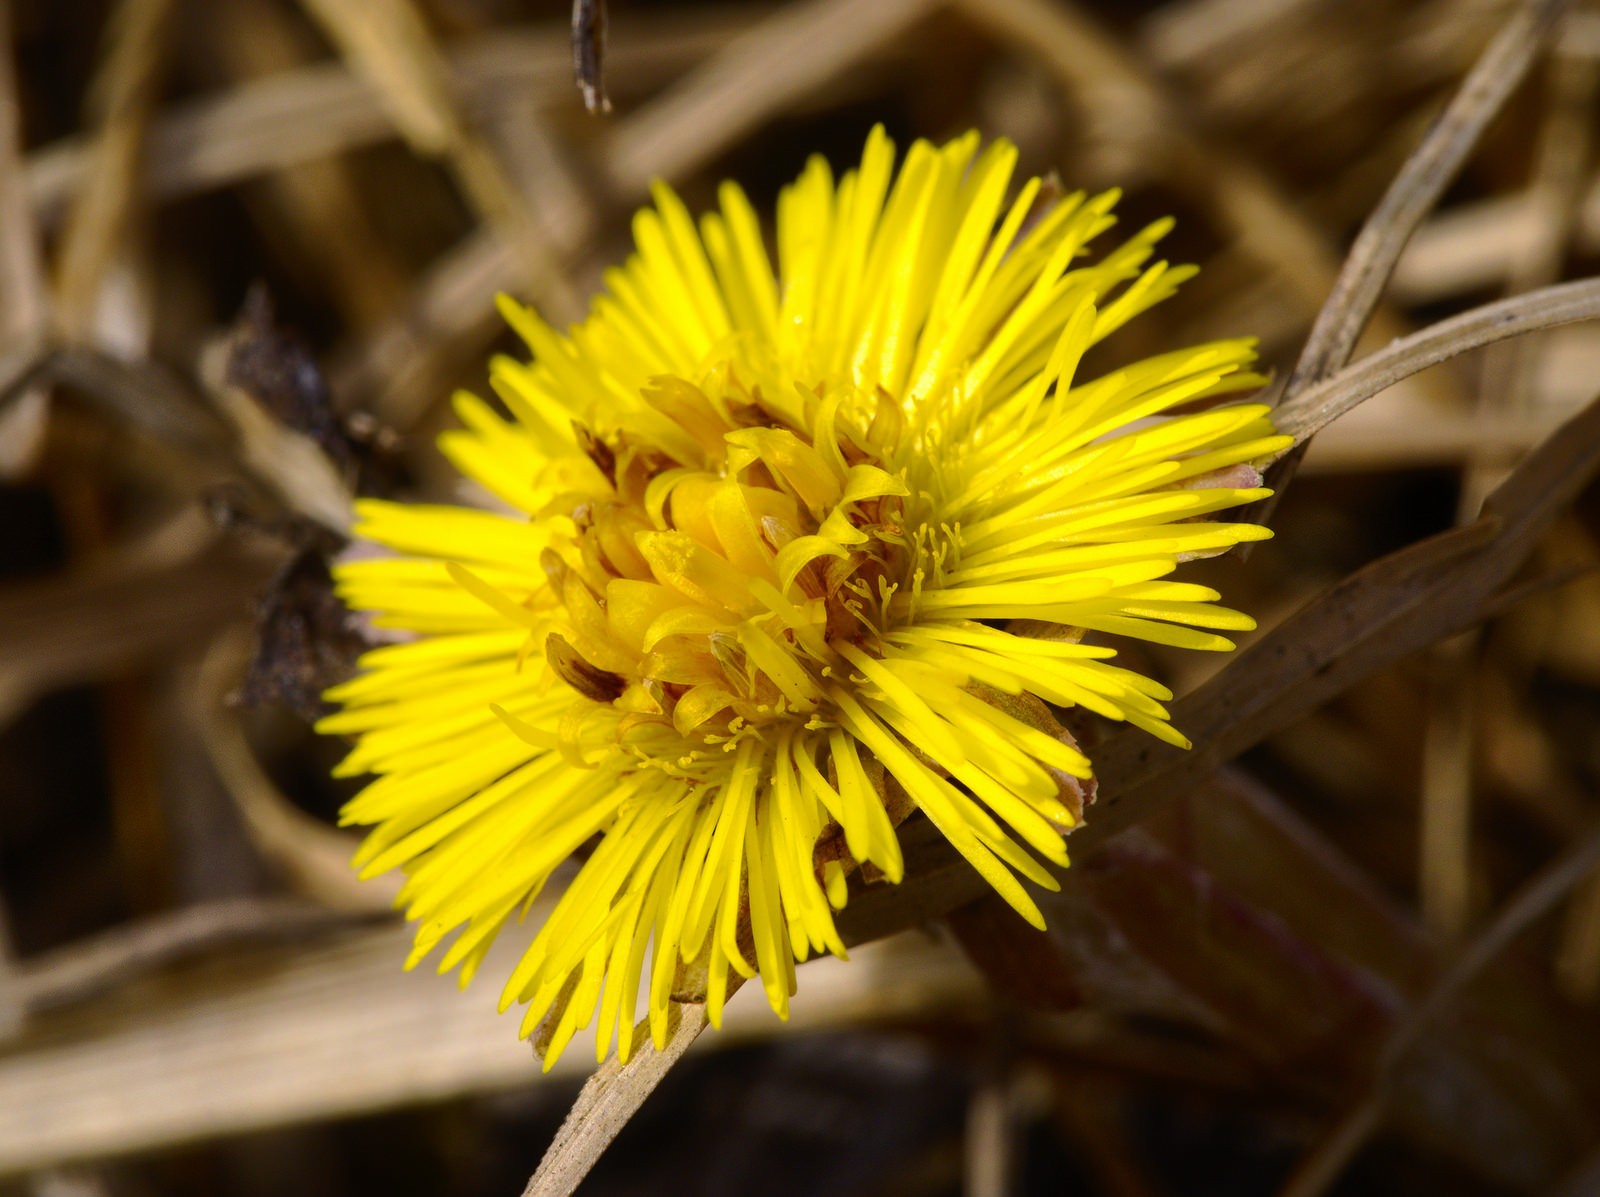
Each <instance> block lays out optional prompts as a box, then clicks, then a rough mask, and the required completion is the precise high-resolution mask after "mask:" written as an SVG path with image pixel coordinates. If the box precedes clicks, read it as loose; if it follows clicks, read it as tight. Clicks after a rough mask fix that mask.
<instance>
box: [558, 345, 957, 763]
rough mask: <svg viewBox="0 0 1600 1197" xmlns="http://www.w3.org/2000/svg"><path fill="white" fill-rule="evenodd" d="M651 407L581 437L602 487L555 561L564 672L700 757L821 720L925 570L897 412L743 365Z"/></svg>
mask: <svg viewBox="0 0 1600 1197" xmlns="http://www.w3.org/2000/svg"><path fill="white" fill-rule="evenodd" d="M642 399H643V404H642V405H641V406H640V407H639V408H637V409H636V410H634V411H631V412H629V413H628V414H627V415H626V416H625V417H623V419H622V420H620V421H619V423H618V425H617V427H615V428H614V429H611V430H610V431H608V432H607V433H605V434H603V435H602V434H597V433H595V432H593V431H591V430H589V429H586V428H579V429H578V430H577V437H578V441H579V444H580V446H581V447H582V448H583V450H584V451H585V453H586V454H587V456H588V459H589V462H590V463H592V465H593V467H594V470H595V472H596V473H597V475H598V479H599V485H596V486H594V487H591V488H585V489H584V490H582V491H581V492H579V493H578V494H576V495H574V496H573V498H572V501H571V505H570V508H569V510H570V514H571V520H572V526H573V529H574V532H573V535H572V538H571V540H570V542H569V543H565V544H558V545H557V546H556V547H554V548H552V549H551V550H549V551H547V552H546V554H545V562H544V564H545V568H546V571H547V573H548V574H549V577H550V580H551V584H552V589H553V592H554V594H555V596H556V598H557V600H558V601H559V603H560V606H561V608H562V611H561V612H558V613H556V615H557V618H556V621H555V626H556V629H557V630H555V631H552V632H550V633H549V634H548V636H547V639H546V642H545V652H546V656H547V658H548V660H549V662H550V665H551V667H552V668H553V669H554V670H555V672H556V673H558V674H559V675H560V676H561V677H562V678H563V679H565V680H566V681H567V682H568V683H569V684H571V685H572V686H573V687H574V688H575V689H577V690H578V691H579V692H580V693H582V694H584V695H586V696H587V697H588V698H590V699H592V700H594V701H595V702H597V703H601V704H606V705H608V706H609V707H611V708H613V709H614V710H616V711H617V712H619V713H620V714H621V715H622V716H623V719H622V723H621V725H620V726H619V729H618V734H619V735H620V736H624V737H626V734H627V733H628V732H629V731H630V730H631V729H633V728H636V727H649V728H652V729H654V730H655V731H657V732H658V731H659V729H660V727H661V726H662V725H670V726H671V727H672V728H674V729H675V730H676V731H677V733H678V734H679V735H680V736H681V737H683V738H684V739H685V740H688V741H690V743H689V744H687V745H685V747H686V748H688V749H689V750H691V751H692V750H694V749H697V748H699V747H702V746H708V745H711V744H715V743H722V744H724V745H728V744H731V743H732V742H733V741H734V740H736V739H738V738H739V737H740V736H741V735H742V734H743V733H745V732H747V731H754V730H755V729H758V728H762V727H764V726H766V725H768V724H770V723H772V722H773V721H774V720H779V719H792V720H799V721H801V722H804V721H806V720H809V719H811V718H812V717H813V715H814V714H815V713H816V712H817V710H818V707H819V704H820V702H821V700H822V694H823V685H822V682H823V679H824V678H826V677H828V676H829V675H830V674H835V675H837V674H840V673H842V672H843V671H844V670H845V669H847V668H848V666H847V665H846V664H845V662H844V660H843V658H841V657H840V655H839V653H838V647H839V646H841V645H844V644H849V645H855V646H857V647H861V648H864V649H865V650H866V651H869V652H870V651H874V649H875V646H876V643H877V640H878V637H879V636H881V634H882V633H883V632H885V631H887V630H888V626H889V608H890V600H891V598H892V596H893V595H895V594H896V593H897V592H898V591H899V590H901V589H902V588H903V587H905V586H907V585H908V584H911V583H912V582H913V579H914V576H915V575H916V574H917V569H916V565H917V561H918V559H919V557H920V556H921V551H920V548H919V546H920V544H921V543H922V541H924V540H925V539H926V538H925V537H924V536H922V535H921V534H920V521H918V525H917V526H916V527H911V528H908V513H907V505H908V502H912V500H911V497H910V495H909V491H908V489H907V487H906V484H905V481H904V478H903V473H904V471H903V470H902V469H897V468H896V467H895V465H894V461H893V457H894V454H895V452H896V451H897V450H898V447H899V445H900V440H901V432H902V423H903V415H902V412H901V410H900V407H899V404H898V403H897V402H896V401H895V400H894V399H893V397H891V396H890V395H888V394H887V393H885V392H882V391H880V392H878V393H877V394H876V395H875V396H872V397H871V398H870V400H863V398H862V397H861V396H860V395H859V394H857V393H854V392H853V391H852V392H849V393H843V394H830V393H829V391H828V388H826V387H820V386H819V387H816V388H809V389H808V388H803V387H796V388H794V393H793V395H792V397H783V398H779V399H776V400H775V399H773V398H772V397H770V396H768V395H766V394H763V391H762V388H760V387H759V386H757V387H746V386H745V385H744V384H743V383H742V382H740V380H739V378H738V376H737V375H736V374H735V372H734V370H733V368H732V367H731V366H723V367H720V368H718V369H716V370H713V371H712V372H710V374H709V375H708V377H707V378H705V379H703V380H702V381H701V382H700V383H699V384H698V385H697V384H695V383H691V382H689V381H687V380H685V379H682V378H675V377H661V378H656V379H654V380H652V382H651V384H650V385H649V386H648V387H647V388H645V390H644V391H643V393H642ZM562 615H564V618H562V617H561V616H562Z"/></svg>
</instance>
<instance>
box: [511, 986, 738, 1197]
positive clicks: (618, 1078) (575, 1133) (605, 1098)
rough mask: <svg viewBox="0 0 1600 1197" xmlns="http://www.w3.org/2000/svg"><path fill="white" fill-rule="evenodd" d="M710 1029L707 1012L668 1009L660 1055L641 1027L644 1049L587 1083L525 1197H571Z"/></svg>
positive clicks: (695, 1007) (607, 1067)
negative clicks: (664, 1041)
mask: <svg viewBox="0 0 1600 1197" xmlns="http://www.w3.org/2000/svg"><path fill="white" fill-rule="evenodd" d="M707 1025H709V1020H708V1019H707V1016H706V1008H705V1007H704V1006H701V1005H692V1006H683V1005H678V1004H677V1003H673V1004H672V1005H671V1006H669V1007H668V1014H667V1041H666V1044H665V1045H664V1046H663V1047H662V1048H661V1050H660V1051H657V1050H656V1049H655V1048H654V1047H653V1046H650V1034H649V1024H648V1023H647V1022H641V1023H640V1024H639V1026H638V1027H637V1028H636V1029H635V1032H634V1038H635V1040H636V1041H639V1040H642V1041H643V1042H644V1044H645V1046H644V1047H643V1048H641V1049H640V1050H639V1051H638V1052H637V1053H636V1054H635V1055H634V1056H633V1058H632V1059H630V1060H629V1061H628V1062H627V1063H626V1064H622V1063H619V1062H618V1060H617V1057H616V1056H612V1057H610V1058H609V1059H608V1060H606V1062H605V1063H604V1064H602V1065H600V1068H599V1070H598V1071H597V1072H595V1073H594V1075H593V1076H591V1077H590V1078H589V1079H588V1080H587V1081H585V1082H584V1085H583V1091H582V1092H581V1093H579V1094H578V1100H577V1101H575V1102H574V1103H573V1104H572V1109H571V1110H570V1111H569V1112H568V1113H567V1117H566V1121H564V1122H563V1123H562V1124H561V1129H560V1130H558V1131H557V1132H556V1137H555V1141H554V1142H553V1143H551V1144H550V1147H549V1148H548V1150H546V1151H545V1153H544V1159H542V1160H541V1161H540V1162H539V1168H538V1170H537V1171H536V1172H534V1174H533V1177H532V1179H530V1180H529V1181H528V1184H527V1187H526V1188H525V1189H523V1191H522V1197H567V1195H568V1194H570V1193H572V1192H573V1191H574V1190H575V1189H576V1188H577V1187H578V1185H579V1183H580V1182H581V1181H582V1180H583V1178H584V1177H585V1176H587V1175H588V1174H589V1170H590V1169H591V1168H593V1167H594V1165H595V1161H596V1160H598V1159H599V1158H600V1156H601V1154H602V1153H604V1151H605V1149H606V1148H607V1147H609V1146H610V1145H611V1141H612V1140H613V1139H615V1138H616V1137H617V1134H618V1133H619V1132H620V1131H621V1130H622V1128H623V1127H624V1126H626V1125H627V1124H628V1120H629V1119H630V1118H632V1117H633V1115H634V1114H635V1113H636V1112H637V1111H638V1109H639V1107H640V1106H642V1105H643V1104H644V1100H645V1098H647V1097H649V1096H650V1094H651V1093H653V1092H654V1091H655V1088H656V1086H657V1085H659V1084H660V1083H661V1082H662V1080H663V1079H664V1078H665V1077H666V1075H667V1072H668V1070H669V1069H671V1067H672V1066H673V1065H674V1064H676V1063H677V1062H678V1060H679V1058H681V1057H682V1055H683V1053H684V1052H686V1051H688V1050H689V1045H690V1044H691V1043H693V1042H694V1041H695V1039H697V1038H698V1037H699V1035H700V1032H701V1031H703V1030H705V1029H706V1027H707Z"/></svg>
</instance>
